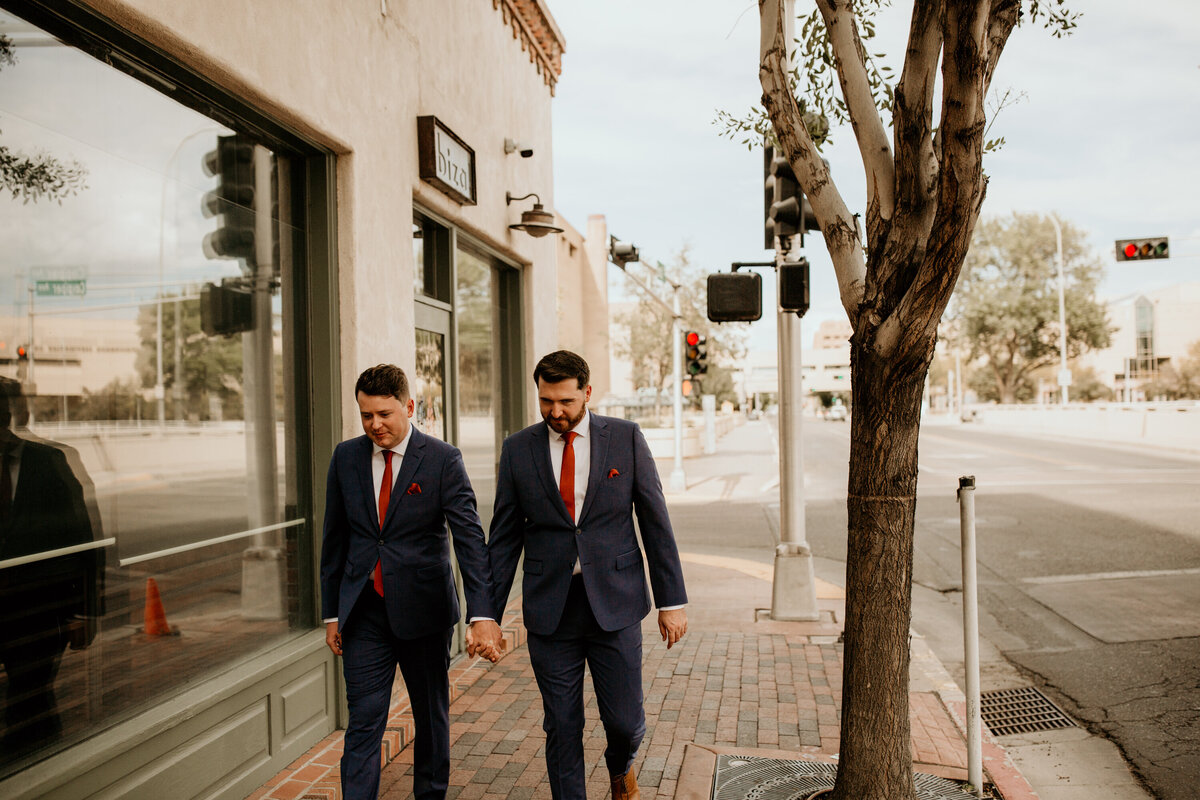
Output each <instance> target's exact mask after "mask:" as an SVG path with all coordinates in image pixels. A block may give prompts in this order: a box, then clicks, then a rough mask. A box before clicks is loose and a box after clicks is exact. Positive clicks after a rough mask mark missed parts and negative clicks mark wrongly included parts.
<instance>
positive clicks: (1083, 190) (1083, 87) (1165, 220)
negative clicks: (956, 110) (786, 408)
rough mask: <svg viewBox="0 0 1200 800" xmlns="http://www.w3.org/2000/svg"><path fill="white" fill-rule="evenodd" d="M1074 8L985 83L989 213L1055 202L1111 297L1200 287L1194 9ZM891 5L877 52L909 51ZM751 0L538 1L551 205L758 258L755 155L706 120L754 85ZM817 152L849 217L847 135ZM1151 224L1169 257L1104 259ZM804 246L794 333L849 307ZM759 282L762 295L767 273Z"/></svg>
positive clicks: (716, 258) (859, 196)
mask: <svg viewBox="0 0 1200 800" xmlns="http://www.w3.org/2000/svg"><path fill="white" fill-rule="evenodd" d="M1071 5H1073V6H1074V7H1075V8H1076V9H1078V10H1080V11H1083V12H1084V15H1083V17H1082V19H1081V20H1080V24H1079V27H1078V29H1077V31H1076V32H1075V33H1074V35H1072V36H1071V37H1068V38H1066V39H1054V38H1052V37H1051V36H1050V35H1049V33H1047V32H1046V31H1044V30H1043V29H1041V28H1040V27H1038V26H1032V25H1025V26H1023V27H1021V28H1018V30H1017V31H1016V32H1015V33H1014V34H1013V37H1012V39H1011V40H1010V43H1009V45H1008V47H1007V48H1006V50H1005V52H1004V55H1003V58H1002V59H1001V62H1000V67H999V69H998V70H997V74H996V77H995V79H994V81H993V87H994V88H996V89H998V90H1000V91H1004V90H1006V89H1011V90H1012V91H1013V93H1014V94H1015V95H1020V97H1021V99H1020V101H1019V102H1018V103H1017V104H1016V105H1013V106H1010V107H1008V108H1006V109H1005V110H1004V111H1003V112H1002V113H1001V114H1000V116H999V118H998V119H997V120H996V121H995V124H994V125H993V127H992V129H991V131H990V133H989V137H996V136H1003V137H1005V139H1006V141H1007V145H1006V146H1005V147H1004V148H1003V149H1002V150H1001V151H1000V152H999V153H996V154H993V155H991V156H989V157H988V159H987V160H986V161H985V169H986V170H987V172H988V174H989V175H990V176H991V183H990V185H989V189H988V196H987V201H986V203H985V206H984V215H985V216H1001V215H1005V214H1008V213H1010V212H1012V211H1015V210H1020V211H1033V212H1041V213H1049V212H1054V213H1057V214H1059V215H1060V217H1061V218H1063V219H1068V220H1070V221H1072V222H1073V223H1075V224H1076V225H1078V226H1080V227H1082V228H1083V229H1084V230H1086V231H1088V232H1089V234H1090V238H1091V243H1092V246H1093V247H1094V249H1095V250H1096V252H1097V254H1098V256H1099V257H1100V258H1101V260H1102V261H1103V262H1104V263H1105V264H1106V265H1107V267H1106V269H1107V275H1106V280H1105V282H1104V284H1103V286H1102V292H1103V293H1104V295H1105V296H1117V295H1122V294H1127V293H1130V292H1134V291H1138V290H1140V289H1147V288H1152V287H1160V286H1166V285H1172V284H1176V283H1180V282H1183V281H1190V280H1200V277H1198V273H1200V202H1198V197H1197V195H1198V194H1200V156H1198V155H1197V153H1196V151H1195V149H1194V148H1195V145H1196V143H1197V141H1198V139H1200V4H1197V3H1196V2H1195V0H1156V2H1154V3H1150V4H1133V3H1129V2H1126V0H1086V1H1085V0H1072V2H1071ZM895 6H896V7H895V8H894V9H892V12H890V13H889V14H888V16H887V18H885V19H884V20H883V22H882V24H881V25H880V33H879V37H878V39H877V42H878V45H879V46H878V47H875V46H873V48H872V49H873V50H875V51H876V52H887V53H891V54H894V53H902V52H903V46H904V40H905V35H906V33H907V24H908V20H907V14H908V13H909V12H910V9H911V4H910V3H906V2H897V3H896V4H895ZM757 8H758V4H757V2H755V0H656V2H651V3H647V2H644V0H605V2H604V3H586V2H581V0H551V2H550V9H551V12H552V13H553V14H554V16H555V19H556V20H557V22H558V24H559V27H560V29H561V30H562V32H563V35H564V36H565V38H566V41H567V51H566V55H565V56H564V58H563V74H562V78H561V81H560V83H559V85H558V93H557V97H556V98H555V101H554V148H555V153H554V158H555V205H556V207H557V210H558V212H559V213H561V214H563V215H564V216H565V217H566V218H567V219H568V220H570V221H571V222H572V224H574V225H575V226H576V227H578V228H581V229H582V228H583V226H584V225H585V224H586V220H587V217H588V215H589V214H604V215H605V216H606V217H607V219H608V225H609V230H610V232H611V233H613V234H615V235H616V236H618V237H619V238H621V239H623V240H626V241H630V242H634V243H636V244H637V245H638V246H639V247H640V248H641V252H642V255H643V258H646V259H649V260H662V261H664V262H669V261H670V260H671V259H672V258H673V257H674V255H675V254H676V253H677V252H678V251H679V249H680V248H681V247H683V246H684V245H687V246H688V247H689V248H690V252H691V257H692V259H693V261H695V262H698V263H701V264H703V265H705V266H706V267H708V268H710V269H711V270H712V271H721V270H728V269H729V263H730V262H731V261H758V260H765V259H768V258H769V257H770V255H771V254H770V252H768V251H764V250H762V249H761V248H762V154H761V151H759V150H755V151H754V152H748V151H747V150H746V148H745V147H744V146H742V145H739V144H736V143H734V142H731V141H730V140H728V139H726V138H724V137H722V136H721V135H720V129H719V128H718V127H717V126H716V125H714V124H713V120H714V118H715V116H716V112H717V110H718V109H723V110H727V111H731V112H735V113H742V112H745V111H746V110H748V109H749V108H751V107H752V106H754V105H756V104H757V103H758V101H759V97H760V96H761V89H760V87H759V84H758V66H757V62H758V13H757ZM797 8H798V9H799V10H800V11H801V12H802V13H806V12H807V9H808V8H810V6H809V5H808V3H807V2H806V0H799V2H798V3H797ZM891 63H893V64H894V65H895V66H896V67H898V66H899V59H898V58H895V57H893V58H892V59H891ZM897 72H898V69H897ZM826 156H827V157H828V158H829V160H830V162H831V166H832V169H833V174H834V176H835V180H836V181H837V183H838V186H839V188H840V189H841V192H842V194H843V196H844V197H845V198H846V200H847V202H848V204H849V205H850V207H851V208H852V209H853V210H856V211H859V210H861V209H862V206H863V204H864V201H865V189H864V185H863V178H862V166H861V160H860V158H859V155H858V151H857V149H856V147H855V144H854V140H853V135H852V134H851V132H850V131H849V130H848V129H847V130H843V131H839V132H837V133H836V135H835V142H834V145H833V146H832V147H831V148H828V152H827V153H826ZM1164 234H1165V235H1169V236H1170V237H1171V251H1172V258H1171V260H1169V261H1150V262H1132V263H1130V262H1126V263H1120V264H1118V263H1116V262H1115V260H1114V257H1113V240H1114V239H1118V238H1131V237H1135V236H1151V235H1164ZM806 244H807V245H808V246H807V248H806V255H807V256H808V258H809V260H810V261H811V262H812V265H813V286H812V310H811V311H810V312H809V314H808V316H806V317H805V322H804V330H805V332H804V338H805V341H806V342H807V341H808V339H809V334H810V333H811V331H813V330H815V327H816V324H817V323H818V322H820V321H821V320H822V319H827V318H832V317H835V316H839V315H840V316H842V317H843V318H844V314H843V312H842V311H841V307H840V304H839V303H838V300H837V291H836V282H835V280H834V278H833V268H832V266H831V265H830V262H829V259H828V256H827V255H826V253H825V252H824V248H823V247H822V246H821V243H820V239H819V237H810V238H809V239H807V241H806ZM611 272H612V273H616V270H615V269H612V270H611ZM768 277H769V276H768V275H764V279H767V278H768ZM617 280H619V275H613V276H612V281H613V282H614V283H615V282H616V281H617ZM765 286H767V287H769V288H768V291H769V292H770V296H771V297H773V296H774V289H773V283H771V282H770V281H769V280H768V281H767V282H766V284H765ZM766 308H769V306H768V305H767V304H766V303H764V309H766ZM769 316H770V314H769V313H768V314H767V315H766V317H769ZM766 317H764V320H763V321H761V322H759V323H756V324H755V325H754V326H753V327H754V334H753V336H752V339H751V342H752V344H754V345H755V346H756V347H759V346H765V347H773V346H774V328H773V322H772V321H771V320H769V319H767V318H766Z"/></svg>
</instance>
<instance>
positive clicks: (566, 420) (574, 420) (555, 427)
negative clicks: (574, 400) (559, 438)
mask: <svg viewBox="0 0 1200 800" xmlns="http://www.w3.org/2000/svg"><path fill="white" fill-rule="evenodd" d="M586 413H587V403H584V404H583V408H581V409H579V413H578V414H576V415H575V416H574V417H562V418H561V419H554V418H553V417H550V416H546V417H543V419H544V420H546V424H547V425H549V426H550V430H552V431H554V432H555V433H557V434H560V435H561V434H564V433H566V432H567V431H569V430H571V429H572V428H574V427H575V426H576V425H578V424H579V421H580V420H581V419H583V415H584V414H586Z"/></svg>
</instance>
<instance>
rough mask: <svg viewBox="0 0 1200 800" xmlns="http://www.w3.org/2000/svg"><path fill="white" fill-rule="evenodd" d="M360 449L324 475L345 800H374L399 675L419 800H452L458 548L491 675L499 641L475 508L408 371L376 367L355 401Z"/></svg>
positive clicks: (474, 649) (325, 561) (346, 448)
mask: <svg viewBox="0 0 1200 800" xmlns="http://www.w3.org/2000/svg"><path fill="white" fill-rule="evenodd" d="M354 395H355V398H356V399H357V401H358V409H359V415H360V417H361V418H362V426H363V431H364V432H365V435H363V436H359V437H357V438H355V439H350V440H347V441H345V442H342V443H341V444H339V445H338V446H337V448H336V449H335V450H334V453H333V458H332V459H331V460H330V463H329V479H328V484H327V489H326V496H325V525H324V539H323V541H322V543H321V615H322V617H323V618H324V620H325V641H326V643H327V644H328V645H329V649H330V650H332V651H333V652H334V653H335V654H336V655H340V656H342V659H343V664H342V666H343V672H344V674H345V677H346V699H347V701H348V704H349V708H350V720H349V723H348V724H347V726H346V735H345V743H344V746H343V754H342V796H343V797H344V798H345V799H346V800H375V798H376V797H377V796H378V794H379V774H380V757H379V747H380V742H381V741H382V740H383V732H384V728H385V726H386V724H387V716H388V707H389V704H390V701H391V694H392V682H393V680H394V678H395V675H396V665H397V664H399V666H400V673H401V674H402V675H403V676H404V685H405V687H406V688H407V689H408V696H409V701H410V702H411V704H412V710H413V719H414V723H415V727H416V736H415V738H414V742H413V794H414V795H415V797H417V798H418V800H426V799H427V798H438V799H439V800H440V799H441V798H444V797H445V796H446V787H447V785H448V782H449V778H450V688H449V680H448V677H447V674H448V670H449V666H450V640H451V635H452V633H453V630H454V625H455V623H456V622H457V621H458V619H459V607H458V593H457V592H456V591H455V586H454V572H453V570H452V569H451V565H450V542H449V537H447V535H446V525H447V523H449V526H450V532H451V534H452V535H453V537H454V552H455V555H457V556H458V564H459V567H460V569H461V571H462V577H463V591H464V594H465V595H466V598H467V616H468V617H469V618H470V619H471V627H470V629H469V630H468V633H467V652H468V653H470V654H472V655H474V654H479V655H482V656H484V657H486V658H488V659H490V660H492V661H495V660H496V659H498V658H499V654H500V638H501V636H500V628H499V626H498V625H497V624H496V622H495V619H496V612H495V611H494V610H493V608H492V594H493V589H492V579H491V570H490V568H489V563H488V554H487V547H486V545H485V543H484V537H483V529H482V527H481V526H480V524H479V514H478V513H477V511H476V508H475V494H474V492H473V491H472V490H471V482H470V481H469V480H468V479H467V473H466V470H465V469H464V467H463V460H462V454H461V453H459V451H458V449H457V448H455V447H452V446H451V445H449V444H446V443H445V442H442V441H440V440H438V439H435V438H433V437H432V436H427V435H425V434H423V433H421V432H420V431H418V430H416V428H415V427H414V426H413V425H412V424H411V423H410V422H409V419H410V418H411V417H412V415H413V400H412V397H411V396H410V395H409V390H408V379H407V378H406V377H405V375H404V371H403V370H401V369H400V368H399V367H397V366H393V365H391V364H380V365H379V366H376V367H371V368H370V369H368V370H366V371H365V372H363V373H362V375H360V376H359V378H358V382H357V384H356V385H355V387H354Z"/></svg>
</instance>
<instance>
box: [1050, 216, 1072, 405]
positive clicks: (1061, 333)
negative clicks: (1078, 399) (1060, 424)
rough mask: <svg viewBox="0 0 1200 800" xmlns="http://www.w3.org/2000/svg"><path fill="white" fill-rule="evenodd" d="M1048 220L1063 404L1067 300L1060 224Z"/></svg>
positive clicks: (1066, 383)
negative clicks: (1055, 267)
mask: <svg viewBox="0 0 1200 800" xmlns="http://www.w3.org/2000/svg"><path fill="white" fill-rule="evenodd" d="M1050 221H1051V222H1052V223H1054V241H1055V244H1056V248H1057V250H1056V255H1055V263H1057V264H1058V366H1059V371H1058V385H1059V387H1060V388H1061V389H1062V404H1063V405H1064V406H1065V405H1066V404H1067V387H1068V386H1070V385H1071V376H1070V373H1069V372H1068V371H1067V302H1066V289H1065V288H1064V281H1063V252H1062V226H1061V225H1059V224H1058V220H1057V219H1056V218H1055V216H1054V215H1053V214H1051V215H1050Z"/></svg>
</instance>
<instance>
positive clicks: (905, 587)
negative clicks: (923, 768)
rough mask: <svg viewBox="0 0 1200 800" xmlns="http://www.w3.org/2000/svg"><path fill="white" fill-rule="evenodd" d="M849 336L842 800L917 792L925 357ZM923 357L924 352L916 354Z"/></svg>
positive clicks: (891, 798)
mask: <svg viewBox="0 0 1200 800" xmlns="http://www.w3.org/2000/svg"><path fill="white" fill-rule="evenodd" d="M861 338H862V337H859V336H855V337H854V340H852V343H851V360H852V365H853V366H852V369H851V373H850V374H851V380H852V384H853V390H854V414H853V415H852V416H851V420H852V422H851V429H850V436H851V441H850V479H849V485H848V496H847V500H846V505H847V510H848V516H849V541H848V547H847V561H846V589H847V595H846V623H845V664H844V669H843V681H842V686H843V690H842V691H843V694H842V726H841V753H840V757H839V759H838V776H837V789H836V793H835V797H836V798H839V800H911V798H913V797H915V793H916V789H915V787H914V784H913V771H912V748H911V744H910V738H911V737H910V725H909V700H908V687H909V676H908V671H909V649H908V648H909V627H910V623H911V618H912V611H911V593H912V590H911V587H912V561H913V520H914V513H915V509H916V489H917V435H918V433H919V429H920V411H921V397H922V393H923V390H924V385H925V375H926V372H927V370H928V363H929V357H930V355H931V354H930V355H926V357H925V363H924V366H922V365H921V364H919V363H917V364H914V363H913V362H912V360H910V359H905V358H896V357H895V354H892V355H891V356H884V357H881V356H880V355H878V354H875V353H872V352H870V351H869V349H868V348H867V347H865V346H864V344H863V342H862V341H861ZM918 359H919V356H918Z"/></svg>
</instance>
